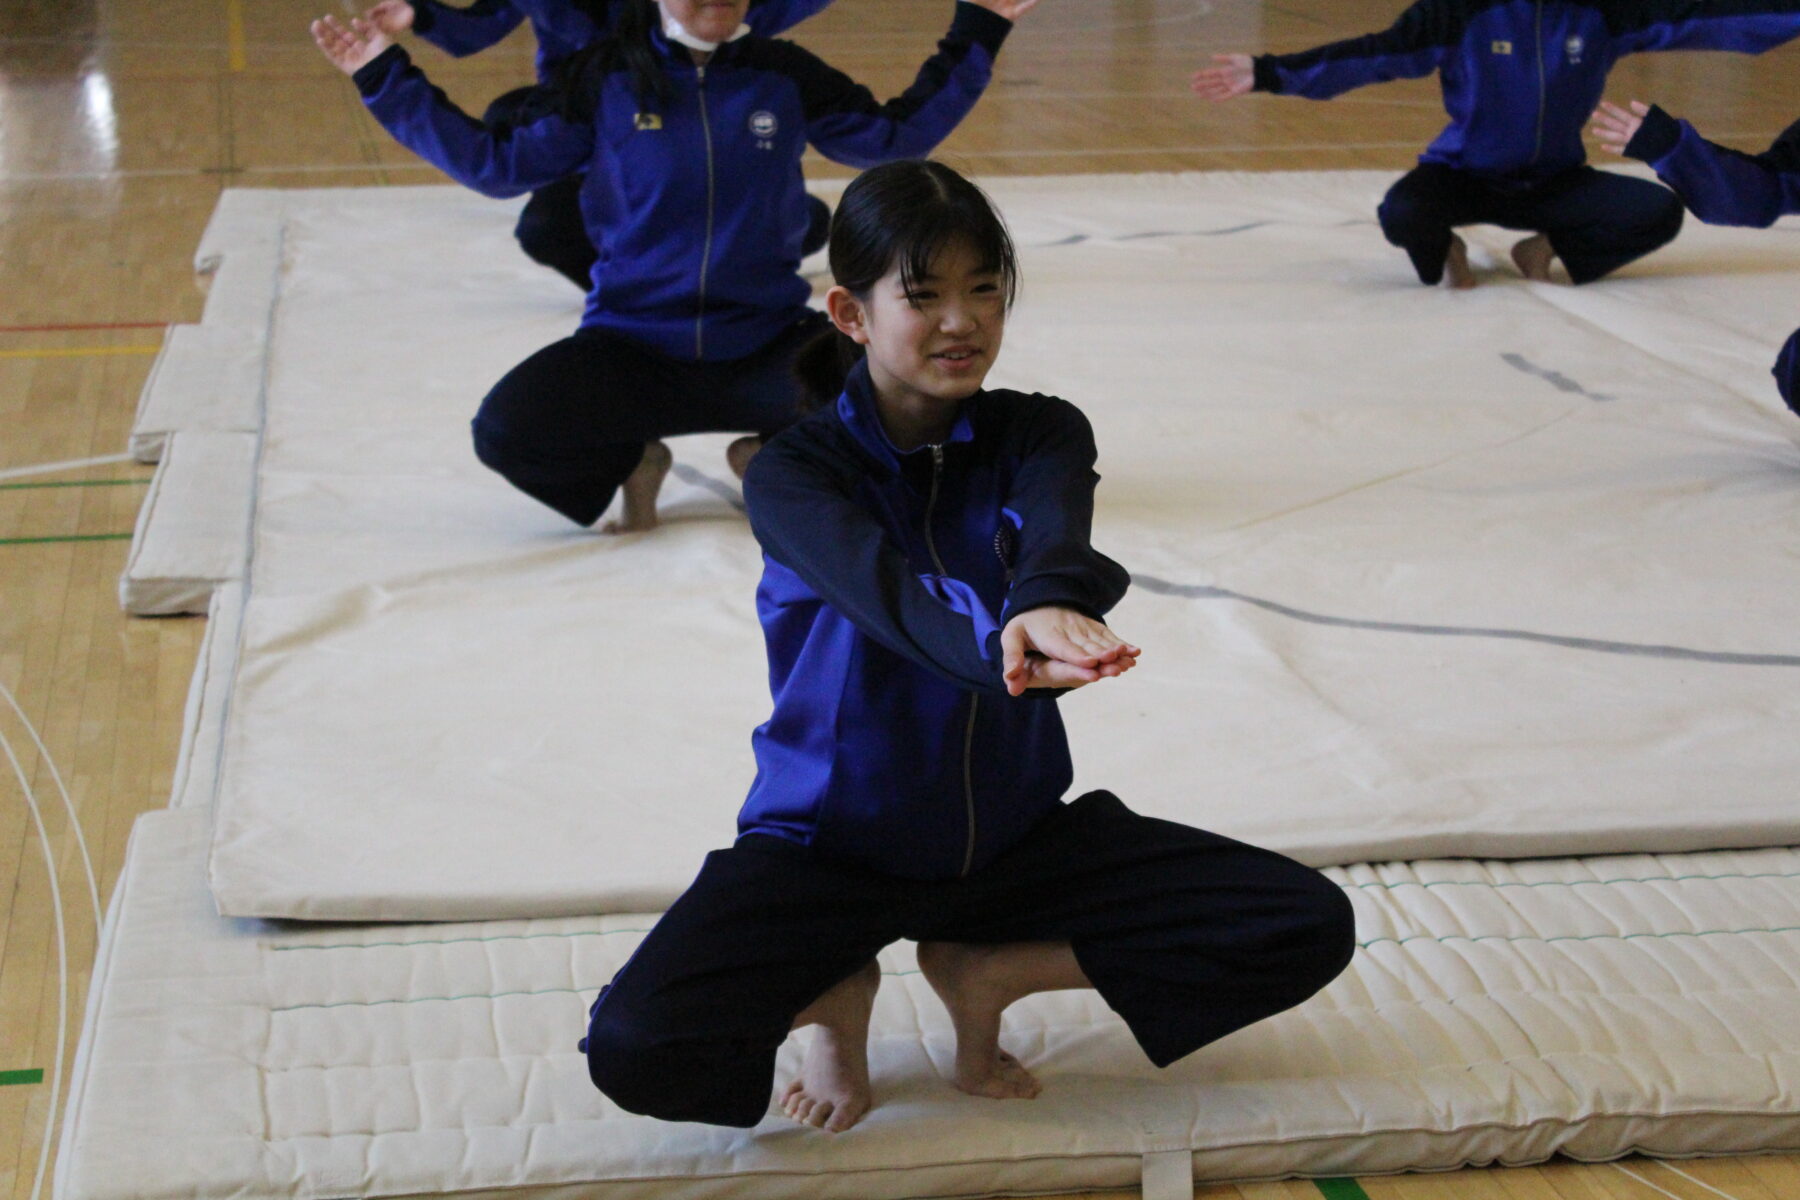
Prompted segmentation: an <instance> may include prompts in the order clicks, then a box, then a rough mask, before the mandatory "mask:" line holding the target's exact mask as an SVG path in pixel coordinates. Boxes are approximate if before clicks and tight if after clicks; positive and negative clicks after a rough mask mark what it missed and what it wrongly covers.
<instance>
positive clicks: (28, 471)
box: [0, 454, 135, 479]
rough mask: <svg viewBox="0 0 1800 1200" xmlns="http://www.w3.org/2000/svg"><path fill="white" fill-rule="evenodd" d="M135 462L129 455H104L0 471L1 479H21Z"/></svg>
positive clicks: (8, 468)
mask: <svg viewBox="0 0 1800 1200" xmlns="http://www.w3.org/2000/svg"><path fill="white" fill-rule="evenodd" d="M133 461H135V460H134V459H133V458H132V457H131V455H129V454H102V455H101V456H99V457H98V458H71V459H67V460H65V461H63V462H48V463H35V464H33V465H31V466H28V467H7V468H6V469H5V470H0V479H21V478H23V477H25V476H27V475H54V474H55V473H56V472H58V471H78V470H80V469H81V468H82V467H99V466H108V465H111V464H112V463H122V462H133Z"/></svg>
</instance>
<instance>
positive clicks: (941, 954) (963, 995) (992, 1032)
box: [919, 942, 1043, 1100]
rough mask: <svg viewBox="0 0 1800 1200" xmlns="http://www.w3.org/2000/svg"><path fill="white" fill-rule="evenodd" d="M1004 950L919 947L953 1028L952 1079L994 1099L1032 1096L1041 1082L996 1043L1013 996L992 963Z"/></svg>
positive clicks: (921, 964) (969, 1090) (923, 966)
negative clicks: (1005, 1012) (954, 1058)
mask: <svg viewBox="0 0 1800 1200" xmlns="http://www.w3.org/2000/svg"><path fill="white" fill-rule="evenodd" d="M1004 953H1005V948H1004V947H997V946H978V945H968V944H964V943H959V942H925V943H922V944H921V945H920V946H919V970H920V972H922V973H923V974H924V976H925V980H926V982H927V983H929V984H931V987H932V990H933V991H935V992H936V993H937V994H938V999H940V1000H942V1001H943V1002H944V1007H945V1008H947V1009H949V1010H950V1023H951V1024H952V1025H953V1026H955V1028H956V1073H955V1075H954V1077H953V1079H952V1082H953V1083H955V1084H956V1086H957V1088H958V1089H959V1090H960V1091H964V1092H967V1093H968V1094H969V1095H971V1096H986V1097H988V1098H990V1099H993V1100H1031V1099H1035V1098H1036V1097H1037V1094H1038V1093H1039V1092H1040V1091H1042V1090H1043V1085H1042V1084H1040V1083H1038V1081H1037V1077H1036V1076H1034V1075H1033V1074H1032V1073H1031V1072H1030V1071H1027V1070H1026V1069H1025V1067H1024V1065H1023V1064H1021V1063H1020V1062H1019V1060H1018V1059H1016V1058H1014V1057H1013V1056H1012V1055H1010V1054H1008V1053H1007V1052H1006V1051H1004V1050H1002V1049H1001V1048H1000V1014H1001V1013H1002V1012H1004V1011H1005V1009H1006V1006H1007V1004H1008V1003H1010V1002H1011V1000H1012V997H1010V996H1008V995H1007V994H1006V992H1005V990H1004V989H1003V988H1002V987H1000V986H997V984H999V982H1000V981H999V980H998V979H997V977H996V973H995V971H994V969H993V968H994V966H995V964H996V963H997V962H999V961H1000V959H999V956H1000V955H1001V954H1004Z"/></svg>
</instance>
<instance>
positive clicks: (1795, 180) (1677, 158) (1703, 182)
mask: <svg viewBox="0 0 1800 1200" xmlns="http://www.w3.org/2000/svg"><path fill="white" fill-rule="evenodd" d="M1625 153H1627V154H1629V155H1631V156H1632V157H1633V158H1641V159H1643V160H1644V161H1645V162H1647V163H1649V164H1650V165H1651V167H1653V168H1654V169H1655V171H1656V173H1657V175H1658V176H1660V177H1661V179H1662V181H1663V182H1664V183H1666V184H1668V185H1669V186H1670V187H1671V188H1673V189H1675V194H1676V195H1678V196H1680V197H1681V202H1682V203H1683V204H1686V205H1687V206H1688V208H1689V209H1690V210H1691V211H1692V212H1693V214H1694V215H1695V216H1696V217H1699V218H1700V219H1701V220H1702V221H1705V222H1706V223H1707V224H1708V225H1754V226H1757V227H1758V228H1761V227H1764V226H1768V225H1773V224H1774V223H1775V219H1776V218H1777V217H1780V216H1783V215H1785V214H1787V213H1796V212H1800V121H1796V122H1795V123H1794V124H1792V125H1790V126H1788V128H1787V129H1786V131H1785V132H1783V133H1782V135H1781V136H1780V137H1778V138H1776V139H1775V144H1774V145H1772V146H1770V147H1769V148H1768V149H1767V150H1765V151H1763V152H1762V153H1761V154H1745V153H1744V152H1743V151H1741V150H1732V149H1730V148H1728V147H1725V146H1721V145H1719V144H1718V143H1716V142H1709V141H1707V140H1706V139H1705V138H1703V137H1701V136H1700V135H1699V134H1698V133H1697V132H1695V130H1694V127H1693V126H1692V125H1690V124H1688V123H1687V122H1686V121H1677V120H1676V119H1675V118H1674V117H1671V116H1670V115H1669V114H1668V113H1666V112H1664V111H1663V110H1662V109H1660V108H1652V109H1651V110H1650V115H1649V116H1647V117H1645V118H1644V123H1643V125H1641V126H1640V127H1639V128H1638V131H1637V133H1636V134H1634V135H1633V136H1632V139H1631V143H1630V144H1629V145H1627V146H1626V147H1625Z"/></svg>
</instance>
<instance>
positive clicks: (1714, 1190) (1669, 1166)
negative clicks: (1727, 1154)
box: [1656, 1158, 1737, 1200]
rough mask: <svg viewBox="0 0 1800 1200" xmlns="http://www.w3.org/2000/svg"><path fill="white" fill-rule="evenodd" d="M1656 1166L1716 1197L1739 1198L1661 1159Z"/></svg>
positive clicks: (1735, 1199)
mask: <svg viewBox="0 0 1800 1200" xmlns="http://www.w3.org/2000/svg"><path fill="white" fill-rule="evenodd" d="M1656 1165H1657V1166H1659V1167H1661V1168H1662V1169H1663V1170H1665V1171H1673V1172H1675V1173H1676V1174H1677V1175H1679V1176H1681V1177H1682V1178H1683V1179H1685V1180H1687V1181H1688V1182H1689V1183H1691V1184H1693V1185H1694V1186H1695V1187H1703V1188H1705V1189H1706V1190H1707V1191H1709V1192H1711V1193H1712V1194H1713V1195H1715V1196H1723V1197H1724V1198H1725V1200H1737V1197H1736V1196H1733V1195H1732V1194H1731V1193H1730V1192H1722V1191H1720V1190H1719V1189H1718V1188H1716V1187H1714V1186H1713V1185H1712V1184H1710V1183H1708V1182H1706V1180H1704V1179H1696V1178H1695V1177H1694V1176H1692V1175H1689V1174H1688V1173H1687V1172H1686V1171H1684V1170H1682V1169H1681V1168H1680V1167H1678V1166H1676V1165H1675V1164H1674V1163H1669V1162H1664V1161H1663V1160H1662V1159H1660V1158H1659V1159H1657V1160H1656Z"/></svg>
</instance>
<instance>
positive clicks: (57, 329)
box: [0, 321, 174, 333]
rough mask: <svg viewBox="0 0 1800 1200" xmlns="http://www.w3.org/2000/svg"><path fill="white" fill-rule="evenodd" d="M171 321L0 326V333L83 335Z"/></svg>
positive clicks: (162, 325) (165, 324) (160, 326)
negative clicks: (97, 331)
mask: <svg viewBox="0 0 1800 1200" xmlns="http://www.w3.org/2000/svg"><path fill="white" fill-rule="evenodd" d="M172 324H174V322H173V321H102V322H98V323H95V324H90V325H0V333H85V332H88V331H90V330H98V329H167V328H168V327H169V326H170V325H172Z"/></svg>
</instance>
